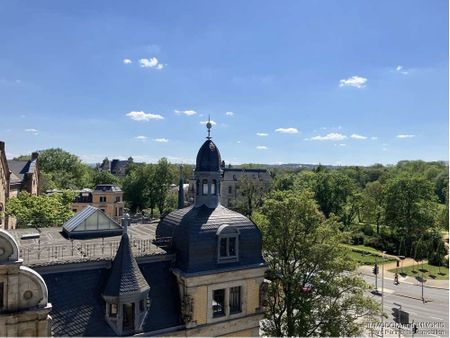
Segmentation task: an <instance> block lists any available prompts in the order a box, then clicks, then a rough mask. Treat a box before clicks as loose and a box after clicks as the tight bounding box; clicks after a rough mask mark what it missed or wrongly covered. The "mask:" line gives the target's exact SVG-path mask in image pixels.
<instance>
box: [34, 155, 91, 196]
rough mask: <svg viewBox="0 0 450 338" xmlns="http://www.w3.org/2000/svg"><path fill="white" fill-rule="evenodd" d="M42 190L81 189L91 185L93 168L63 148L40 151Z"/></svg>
mask: <svg viewBox="0 0 450 338" xmlns="http://www.w3.org/2000/svg"><path fill="white" fill-rule="evenodd" d="M39 169H40V172H41V176H42V184H41V190H44V191H45V190H47V189H55V188H56V189H80V188H86V187H88V186H91V183H90V181H91V176H90V175H91V170H90V168H89V167H88V166H87V165H85V164H83V163H82V162H81V160H80V159H79V158H78V157H77V156H76V155H73V154H71V153H69V152H67V151H64V150H62V149H61V148H51V149H46V150H43V151H40V153H39Z"/></svg>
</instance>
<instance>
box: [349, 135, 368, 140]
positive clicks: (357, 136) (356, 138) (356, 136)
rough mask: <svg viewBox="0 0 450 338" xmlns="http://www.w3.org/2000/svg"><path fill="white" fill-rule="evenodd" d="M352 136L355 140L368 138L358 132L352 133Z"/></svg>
mask: <svg viewBox="0 0 450 338" xmlns="http://www.w3.org/2000/svg"><path fill="white" fill-rule="evenodd" d="M350 137H351V138H352V139H355V140H365V139H367V136H363V135H358V134H352V135H351V136H350Z"/></svg>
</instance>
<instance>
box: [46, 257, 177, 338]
mask: <svg viewBox="0 0 450 338" xmlns="http://www.w3.org/2000/svg"><path fill="white" fill-rule="evenodd" d="M170 265H171V263H170V261H162V262H153V263H146V264H142V265H141V266H140V267H141V269H142V274H143V276H144V278H145V279H146V280H147V281H148V284H149V285H150V287H151V290H150V293H149V297H150V300H151V306H150V309H149V312H148V314H147V316H146V318H145V319H144V323H143V329H144V332H150V331H155V330H160V329H165V328H170V327H175V326H178V325H181V324H182V321H181V312H180V311H181V308H180V299H179V296H178V286H177V282H176V278H175V276H174V275H173V274H172V273H171V272H170V270H169V269H170ZM41 274H42V277H43V278H44V280H45V283H46V284H47V288H48V295H49V302H50V303H51V304H52V311H51V312H50V315H51V316H52V335H53V336H58V337H59V336H97V337H98V336H103V337H104V336H116V334H115V332H114V331H113V330H112V329H111V328H110V327H109V325H108V324H107V323H106V321H105V302H104V300H103V298H102V296H101V293H102V291H103V289H104V287H105V284H106V282H107V278H108V275H109V270H107V269H93V270H81V271H70V272H59V273H41Z"/></svg>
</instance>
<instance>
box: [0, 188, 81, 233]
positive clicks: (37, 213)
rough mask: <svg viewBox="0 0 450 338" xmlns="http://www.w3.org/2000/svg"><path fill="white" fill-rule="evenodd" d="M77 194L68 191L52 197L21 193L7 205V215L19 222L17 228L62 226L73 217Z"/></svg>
mask: <svg viewBox="0 0 450 338" xmlns="http://www.w3.org/2000/svg"><path fill="white" fill-rule="evenodd" d="M74 198H75V192H73V191H70V190H66V191H64V192H62V193H56V194H52V195H38V196H33V195H30V194H29V193H27V192H20V193H19V195H18V196H17V197H12V198H10V199H9V200H8V202H7V204H6V214H7V215H8V216H13V217H15V218H16V220H17V227H19V228H21V227H28V226H29V225H30V224H31V225H32V226H37V227H50V226H61V225H62V224H63V223H64V222H66V221H67V220H68V219H69V218H70V217H72V216H73V212H72V210H71V204H72V202H73V200H74Z"/></svg>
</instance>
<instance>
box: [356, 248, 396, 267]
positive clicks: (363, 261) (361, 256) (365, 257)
mask: <svg viewBox="0 0 450 338" xmlns="http://www.w3.org/2000/svg"><path fill="white" fill-rule="evenodd" d="M375 252H378V251H376V250H375ZM350 257H351V258H352V259H353V260H354V261H356V262H358V264H360V265H374V264H375V262H377V263H378V264H381V263H382V257H381V254H380V255H378V254H375V253H370V252H356V251H352V252H350ZM393 261H395V259H393V258H390V257H386V256H385V257H384V264H386V263H389V262H393Z"/></svg>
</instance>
